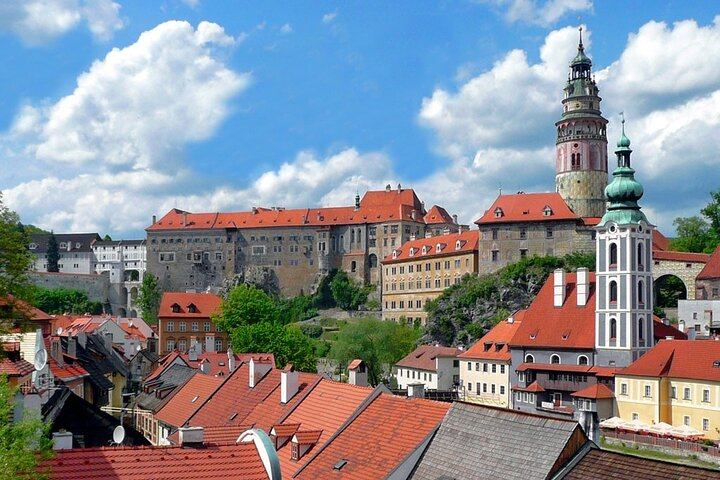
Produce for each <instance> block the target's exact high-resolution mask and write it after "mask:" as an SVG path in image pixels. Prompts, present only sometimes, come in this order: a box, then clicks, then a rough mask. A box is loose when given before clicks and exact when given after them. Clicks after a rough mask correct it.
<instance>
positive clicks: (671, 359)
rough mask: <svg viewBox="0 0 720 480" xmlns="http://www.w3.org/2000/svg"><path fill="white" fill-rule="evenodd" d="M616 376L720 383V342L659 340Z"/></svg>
mask: <svg viewBox="0 0 720 480" xmlns="http://www.w3.org/2000/svg"><path fill="white" fill-rule="evenodd" d="M716 362H717V364H716ZM618 375H623V376H625V375H630V376H640V377H669V378H684V379H688V380H708V381H712V382H720V341H716V340H660V342H658V344H657V345H655V346H654V347H653V348H652V349H651V350H650V351H649V352H647V353H646V354H645V355H643V356H642V357H640V358H638V359H637V360H635V361H634V362H633V363H632V364H630V366H628V367H627V368H624V369H622V370H620V371H618V372H617V374H616V376H618Z"/></svg>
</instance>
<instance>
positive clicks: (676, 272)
mask: <svg viewBox="0 0 720 480" xmlns="http://www.w3.org/2000/svg"><path fill="white" fill-rule="evenodd" d="M709 258H710V255H707V254H705V253H686V252H671V251H657V250H656V251H653V267H652V274H653V281H657V280H659V279H661V278H662V277H666V276H668V275H671V276H675V277H677V278H679V279H680V280H681V281H682V282H683V284H684V285H685V291H686V293H687V299H688V300H694V299H695V277H697V276H698V274H699V273H700V271H701V270H702V269H703V268H704V267H705V264H706V263H707V261H708V259H709Z"/></svg>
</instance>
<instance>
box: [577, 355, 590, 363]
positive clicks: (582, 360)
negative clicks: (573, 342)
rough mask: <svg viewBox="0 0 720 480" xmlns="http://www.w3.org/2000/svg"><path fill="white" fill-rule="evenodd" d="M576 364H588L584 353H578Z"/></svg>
mask: <svg viewBox="0 0 720 480" xmlns="http://www.w3.org/2000/svg"><path fill="white" fill-rule="evenodd" d="M577 364H578V365H587V364H588V357H587V356H585V355H579V356H578V360H577Z"/></svg>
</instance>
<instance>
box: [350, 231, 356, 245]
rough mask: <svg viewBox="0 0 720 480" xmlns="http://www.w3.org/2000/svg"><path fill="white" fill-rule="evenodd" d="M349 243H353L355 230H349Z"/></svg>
mask: <svg viewBox="0 0 720 480" xmlns="http://www.w3.org/2000/svg"><path fill="white" fill-rule="evenodd" d="M350 243H355V230H352V229H350Z"/></svg>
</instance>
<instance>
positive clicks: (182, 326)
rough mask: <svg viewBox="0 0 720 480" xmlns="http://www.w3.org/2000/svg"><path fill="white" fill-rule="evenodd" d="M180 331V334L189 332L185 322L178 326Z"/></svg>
mask: <svg viewBox="0 0 720 480" xmlns="http://www.w3.org/2000/svg"><path fill="white" fill-rule="evenodd" d="M178 331H180V332H187V323H185V322H180V323H179V324H178Z"/></svg>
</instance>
